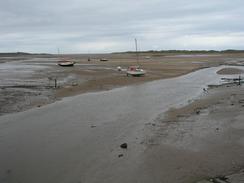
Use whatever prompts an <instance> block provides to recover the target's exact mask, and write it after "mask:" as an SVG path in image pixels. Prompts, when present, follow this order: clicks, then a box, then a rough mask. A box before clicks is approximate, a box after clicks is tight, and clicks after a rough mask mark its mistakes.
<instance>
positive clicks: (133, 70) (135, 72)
mask: <svg viewBox="0 0 244 183" xmlns="http://www.w3.org/2000/svg"><path fill="white" fill-rule="evenodd" d="M126 74H127V76H143V75H145V74H146V71H145V70H143V69H140V67H139V66H130V67H128V69H127V72H126Z"/></svg>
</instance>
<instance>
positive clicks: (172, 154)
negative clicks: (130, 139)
mask: <svg viewBox="0 0 244 183" xmlns="http://www.w3.org/2000/svg"><path fill="white" fill-rule="evenodd" d="M243 114H244V87H243V86H236V85H235V84H234V85H233V84H229V85H223V86H219V87H216V88H214V89H210V90H208V91H207V92H205V94H204V95H203V96H202V97H201V98H199V99H197V100H195V101H194V102H192V103H190V104H189V105H187V106H184V107H182V108H177V109H170V110H169V111H168V112H166V114H165V117H164V119H163V120H162V121H160V120H159V121H160V122H159V123H155V124H154V126H156V127H154V133H155V135H153V136H152V137H151V138H149V139H148V141H147V144H149V145H151V148H149V150H148V152H147V153H148V154H147V153H145V154H147V155H146V159H147V161H146V162H147V163H148V164H151V163H152V161H153V163H152V164H154V166H155V165H157V166H156V167H157V168H158V169H159V170H160V171H158V169H155V170H154V171H156V172H157V173H158V175H160V174H161V175H160V176H159V177H158V180H162V182H164V181H165V182H197V183H210V182H216V183H242V182H243V181H244V173H243V168H244V154H243V152H244V115H243ZM155 129H156V130H155ZM154 173H155V172H154Z"/></svg>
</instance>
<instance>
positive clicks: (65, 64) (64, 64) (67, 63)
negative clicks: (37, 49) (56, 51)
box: [58, 60, 75, 67]
mask: <svg viewBox="0 0 244 183" xmlns="http://www.w3.org/2000/svg"><path fill="white" fill-rule="evenodd" d="M74 64H75V62H74V61H68V60H62V61H59V62H58V65H59V66H62V67H72V66H74Z"/></svg>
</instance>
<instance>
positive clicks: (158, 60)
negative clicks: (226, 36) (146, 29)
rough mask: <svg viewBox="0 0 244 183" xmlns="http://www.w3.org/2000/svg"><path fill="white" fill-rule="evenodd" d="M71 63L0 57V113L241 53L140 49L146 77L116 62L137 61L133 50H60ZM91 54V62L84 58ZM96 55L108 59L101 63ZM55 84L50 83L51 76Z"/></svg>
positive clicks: (239, 59)
mask: <svg viewBox="0 0 244 183" xmlns="http://www.w3.org/2000/svg"><path fill="white" fill-rule="evenodd" d="M61 57H62V58H68V59H69V60H73V61H75V62H76V65H75V66H74V67H72V68H62V67H59V66H57V61H58V60H60V59H61V58H60V57H57V56H55V55H45V54H44V55H41V54H40V55H31V54H21V53H19V54H12V55H2V56H1V57H0V63H1V64H0V71H1V73H0V76H1V77H0V115H4V114H8V113H14V112H20V111H24V110H27V109H31V108H33V107H40V106H43V105H46V104H48V103H52V102H55V101H57V100H59V99H62V98H63V97H68V96H74V95H78V94H81V93H86V92H94V91H101V90H110V89H113V88H117V87H122V86H128V85H134V84H141V83H144V82H148V81H153V80H159V79H165V78H172V77H177V76H180V75H184V74H187V73H189V72H193V71H195V70H198V69H201V68H206V67H213V66H218V65H222V64H231V65H235V64H236V65H240V64H242V63H243V58H244V54H218V55H216V54H205V55H196V54H193V55H189V54H188V55H175V56H174V54H166V53H163V54H162V53H143V54H140V58H139V60H140V65H141V67H142V68H144V69H145V70H147V75H146V76H145V77H140V78H133V77H126V74H125V73H123V72H118V71H117V67H118V66H121V67H122V68H127V67H128V66H130V65H137V64H138V63H137V62H136V55H135V54H127V53H121V54H89V55H62V56H61ZM88 58H90V61H88ZM101 58H106V59H107V60H108V61H106V62H101V61H100V59H101ZM55 79H56V80H57V88H54V80H55Z"/></svg>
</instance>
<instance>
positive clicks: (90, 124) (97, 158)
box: [0, 68, 244, 183]
mask: <svg viewBox="0 0 244 183" xmlns="http://www.w3.org/2000/svg"><path fill="white" fill-rule="evenodd" d="M210 71H212V72H213V71H215V68H211V69H209V72H205V71H204V70H201V71H198V72H195V73H191V74H189V75H186V76H182V77H180V78H175V79H168V80H162V81H154V82H150V83H146V84H142V85H136V86H131V87H125V88H120V89H116V90H112V91H107V92H99V93H93V94H83V95H80V96H76V97H71V98H66V99H64V100H62V101H60V102H56V103H54V104H51V105H48V106H44V107H41V108H39V109H33V110H30V111H26V112H22V113H19V114H14V115H5V116H2V117H0V121H1V123H0V130H1V137H0V147H1V149H2V151H1V152H0V154H1V156H0V161H1V162H2V163H1V165H0V167H1V168H0V170H1V172H0V180H1V181H2V182H25V183H29V182H36V183H38V182H46V183H48V182H50V183H51V182H52V183H53V182H59V183H61V182H63V183H68V182H77V183H78V182H86V183H89V182H99V183H102V182H104V183H109V182H116V183H120V182H121V183H122V182H129V183H130V182H131V183H134V182H141V183H143V182H145V183H147V182H155V183H161V182H174V183H189V182H198V181H201V180H203V179H206V180H210V179H211V178H214V177H220V176H225V175H231V174H233V173H238V172H239V171H240V170H241V169H243V165H244V155H243V151H244V144H243V139H244V133H243V130H244V129H243V121H244V120H243V117H244V116H243V110H244V107H243V105H244V103H243V100H244V95H243V93H244V92H243V91H244V88H243V86H234V85H224V86H221V87H214V88H212V89H210V90H208V91H207V92H205V93H203V90H202V87H204V84H206V83H209V82H211V80H214V76H215V74H213V73H212V72H210ZM204 74H207V76H204ZM220 77H221V76H219V78H220ZM200 78H201V80H200ZM210 78H211V79H210ZM201 82H202V83H201ZM180 84H182V86H181V87H180ZM167 86H171V87H170V88H165V87H167ZM169 89H170V90H169ZM159 91H160V92H159ZM199 94H201V95H200V97H199V98H198V99H197V100H191V99H194V98H195V97H196V96H199ZM172 95H173V96H172ZM118 96H119V97H118ZM166 96H167V97H166ZM169 96H171V97H169ZM176 96H177V97H176ZM132 99H133V100H132ZM188 99H189V100H188ZM187 103H188V105H187ZM108 104H113V105H108ZM152 104H153V105H152ZM177 104H181V105H182V106H181V107H180V106H179V105H177ZM101 106H102V107H101ZM172 106H173V107H174V108H171V107H172ZM169 108H171V109H169ZM90 109H94V111H95V112H94V111H92V110H90ZM168 109H169V110H168ZM167 110H168V112H167ZM64 111H66V112H64ZM67 111H69V112H67ZM111 111H112V112H111ZM164 112H166V113H164ZM108 113H109V114H110V115H107V114H108ZM125 142H126V143H127V144H128V148H127V149H122V148H120V144H122V143H125ZM233 183H234V182H233ZM235 183H236V182H235ZM238 183H241V182H240V181H239V182H238Z"/></svg>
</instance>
